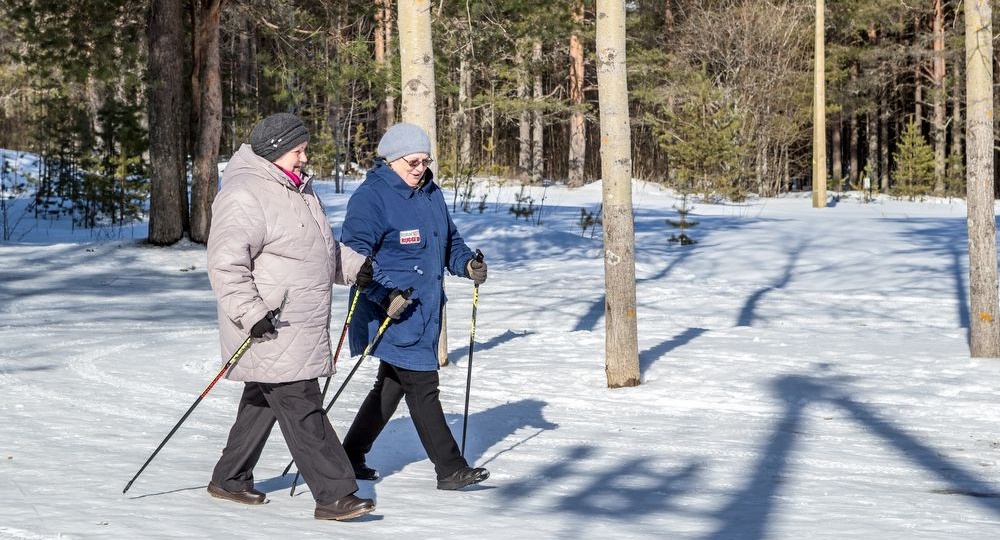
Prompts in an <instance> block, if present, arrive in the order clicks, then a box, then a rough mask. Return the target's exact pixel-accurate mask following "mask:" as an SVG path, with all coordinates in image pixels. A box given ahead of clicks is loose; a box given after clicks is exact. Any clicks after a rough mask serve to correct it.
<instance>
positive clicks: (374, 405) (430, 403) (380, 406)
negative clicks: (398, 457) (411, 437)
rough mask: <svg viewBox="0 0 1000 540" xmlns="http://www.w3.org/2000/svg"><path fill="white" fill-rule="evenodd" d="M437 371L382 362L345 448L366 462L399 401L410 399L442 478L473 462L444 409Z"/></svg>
mask: <svg viewBox="0 0 1000 540" xmlns="http://www.w3.org/2000/svg"><path fill="white" fill-rule="evenodd" d="M440 393H441V392H440V391H439V390H438V372H437V371H412V370H409V369H403V368H400V367H396V366H393V365H392V364H388V363H386V362H380V363H379V366H378V377H377V378H376V379H375V386H374V388H372V390H371V391H370V392H368V396H367V397H366V398H365V401H364V403H362V404H361V409H359V410H358V414H357V416H355V417H354V423H352V424H351V429H349V430H348V431H347V436H346V437H344V450H345V451H346V452H347V455H348V456H349V457H350V459H351V462H352V463H354V464H355V465H361V464H363V463H364V462H365V454H367V453H368V452H370V451H371V449H372V445H373V444H374V443H375V439H377V438H378V436H379V433H382V429H383V428H385V425H386V424H387V423H389V420H390V419H391V418H392V415H393V413H395V412H396V407H397V406H399V400H400V399H402V398H404V397H405V398H406V406H407V408H409V409H410V417H411V418H413V426H414V427H416V428H417V435H418V436H419V437H420V442H421V443H422V444H423V445H424V450H425V451H426V452H427V457H429V458H430V460H431V463H433V464H434V472H436V473H437V476H438V478H444V477H446V476H448V475H450V474H452V473H454V472H455V471H457V470H459V469H461V468H463V467H467V466H468V465H469V464H468V462H466V461H465V458H464V457H462V454H461V452H459V450H458V444H456V443H455V437H454V436H453V435H452V434H451V429H449V428H448V422H447V421H445V418H444V411H442V410H441V399H440V397H439V396H440Z"/></svg>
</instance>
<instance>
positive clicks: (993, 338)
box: [965, 0, 1000, 358]
mask: <svg viewBox="0 0 1000 540" xmlns="http://www.w3.org/2000/svg"><path fill="white" fill-rule="evenodd" d="M992 16H993V15H992V8H991V6H990V2H989V0H965V65H966V72H965V87H966V97H965V99H966V110H967V111H968V113H967V119H966V122H967V123H966V128H965V129H966V152H967V154H966V155H967V156H968V158H967V159H968V168H967V170H966V181H967V187H966V190H967V194H966V197H967V199H968V224H969V304H970V306H969V307H970V308H971V310H972V313H971V317H970V318H969V319H970V320H969V331H970V340H969V341H970V343H969V345H970V353H971V355H972V357H973V358H997V357H1000V332H998V327H997V303H998V294H997V253H996V249H997V248H996V217H995V214H996V212H995V211H994V209H993V204H994V200H993V23H992Z"/></svg>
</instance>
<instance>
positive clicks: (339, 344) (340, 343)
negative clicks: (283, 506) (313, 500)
mask: <svg viewBox="0 0 1000 540" xmlns="http://www.w3.org/2000/svg"><path fill="white" fill-rule="evenodd" d="M359 296H361V287H357V288H356V289H355V290H354V298H353V299H352V300H351V307H350V308H348V310H347V318H346V319H344V328H343V329H342V330H341V331H340V341H338V342H337V350H336V351H334V353H333V368H332V369H331V370H330V376H329V377H327V378H326V384H324V385H323V396H322V397H321V398H320V401H322V400H324V399H326V391H327V390H329V389H330V381H332V380H333V372H334V370H336V368H337V358H338V357H339V356H340V348H341V347H343V346H344V336H346V335H347V328H348V327H349V326H351V317H353V316H354V307H355V306H357V305H358V297H359ZM286 472H287V471H286Z"/></svg>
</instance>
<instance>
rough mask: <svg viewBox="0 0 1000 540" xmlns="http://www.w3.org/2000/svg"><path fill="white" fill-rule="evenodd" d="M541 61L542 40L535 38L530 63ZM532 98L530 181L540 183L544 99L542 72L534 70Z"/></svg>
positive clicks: (542, 173) (542, 171) (543, 168)
mask: <svg viewBox="0 0 1000 540" xmlns="http://www.w3.org/2000/svg"><path fill="white" fill-rule="evenodd" d="M541 63H542V42H541V40H535V41H534V42H533V43H532V44H531V65H533V66H539V65H541ZM531 87H532V98H533V100H534V102H535V107H534V109H535V110H534V112H533V113H532V115H531V181H532V182H534V183H536V184H537V183H541V181H542V176H543V175H544V174H545V167H544V166H545V161H544V159H543V157H544V151H543V150H544V146H543V144H542V141H543V140H544V131H543V130H544V125H543V118H542V115H543V112H544V111H543V107H542V100H543V99H545V90H544V88H542V74H541V72H540V71H539V70H536V72H535V75H534V77H533V80H532V85H531Z"/></svg>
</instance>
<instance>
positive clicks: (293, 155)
mask: <svg viewBox="0 0 1000 540" xmlns="http://www.w3.org/2000/svg"><path fill="white" fill-rule="evenodd" d="M308 144H309V143H307V142H304V143H302V144H300V145H298V146H296V147H295V148H292V149H291V150H289V151H288V152H285V154H284V155H282V156H281V157H280V158H278V159H276V160H274V164H275V165H277V166H279V167H281V168H282V169H284V170H286V171H291V172H293V173H295V174H296V175H298V176H302V166H303V165H305V164H306V162H307V161H309V158H308V157H306V146H307V145H308Z"/></svg>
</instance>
